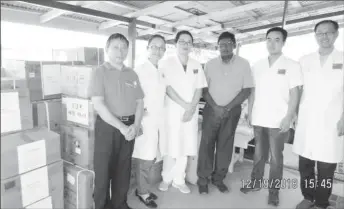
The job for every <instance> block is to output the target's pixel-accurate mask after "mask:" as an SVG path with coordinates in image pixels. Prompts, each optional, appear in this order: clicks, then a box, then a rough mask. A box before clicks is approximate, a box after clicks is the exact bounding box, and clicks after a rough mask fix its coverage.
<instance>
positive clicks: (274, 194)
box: [268, 191, 279, 206]
mask: <svg viewBox="0 0 344 209" xmlns="http://www.w3.org/2000/svg"><path fill="white" fill-rule="evenodd" d="M268 204H269V205H273V206H278V205H279V195H278V191H269V198H268Z"/></svg>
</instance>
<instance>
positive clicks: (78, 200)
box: [61, 66, 95, 209]
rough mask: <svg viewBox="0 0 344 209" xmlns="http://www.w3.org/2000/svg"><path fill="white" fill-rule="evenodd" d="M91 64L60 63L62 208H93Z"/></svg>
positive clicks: (93, 113) (93, 120) (92, 71)
mask: <svg viewBox="0 0 344 209" xmlns="http://www.w3.org/2000/svg"><path fill="white" fill-rule="evenodd" d="M94 71H95V67H92V66H63V67H62V68H61V78H62V85H61V91H62V125H61V143H62V158H63V159H64V160H65V164H64V173H65V174H64V177H65V178H64V182H65V190H64V191H65V205H64V208H66V209H72V208H93V207H94V206H93V197H92V194H93V185H94V184H93V182H94V172H93V153H94V122H95V112H94V109H93V105H92V102H91V101H90V89H91V88H90V82H91V78H92V75H93V73H94Z"/></svg>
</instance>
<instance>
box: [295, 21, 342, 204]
mask: <svg viewBox="0 0 344 209" xmlns="http://www.w3.org/2000/svg"><path fill="white" fill-rule="evenodd" d="M314 31H315V38H316V41H317V43H318V45H319V49H318V51H317V52H314V53H312V54H309V55H306V56H304V57H302V58H301V59H300V64H301V68H302V72H303V75H304V86H303V93H302V98H301V103H300V108H299V114H298V123H297V126H296V130H295V139H294V146H293V151H294V152H295V153H296V154H298V155H299V172H300V176H301V180H300V181H301V182H300V183H301V184H300V186H301V192H302V195H303V197H304V200H302V201H301V202H300V203H299V204H298V205H297V207H296V208H298V209H301V208H302V209H303V208H305V209H308V208H311V207H313V206H314V208H319V209H320V208H327V207H328V206H329V197H330V196H331V193H332V184H333V176H334V171H335V169H336V166H337V163H339V162H340V161H342V160H343V150H344V136H343V135H344V112H343V110H344V105H343V103H344V102H343V101H344V97H343V90H344V86H343V80H344V73H343V70H344V68H343V51H338V50H337V49H335V47H334V43H335V41H336V39H337V38H338V23H337V22H335V21H332V20H324V21H321V22H319V23H318V24H316V25H315V28H314ZM315 164H316V166H317V177H316V176H315Z"/></svg>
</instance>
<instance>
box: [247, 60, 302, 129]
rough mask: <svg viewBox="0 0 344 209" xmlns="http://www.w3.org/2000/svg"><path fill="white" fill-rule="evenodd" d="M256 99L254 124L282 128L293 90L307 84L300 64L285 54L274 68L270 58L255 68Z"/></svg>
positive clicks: (274, 64)
mask: <svg viewBox="0 0 344 209" xmlns="http://www.w3.org/2000/svg"><path fill="white" fill-rule="evenodd" d="M252 72H253V80H254V84H255V99H254V104H253V109H252V125H256V126H262V127H267V128H279V127H280V123H281V121H282V119H283V118H284V117H285V116H286V115H287V112H288V103H289V91H290V89H292V88H294V87H297V86H302V85H303V76H302V71H301V67H300V64H299V63H298V62H296V61H294V60H291V59H289V58H287V57H285V56H284V55H281V56H280V57H279V58H278V59H277V60H276V61H275V63H273V65H272V66H271V67H270V66H269V60H268V58H265V59H262V60H260V61H258V62H257V63H256V64H255V65H254V66H253V67H252Z"/></svg>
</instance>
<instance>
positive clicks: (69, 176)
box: [67, 173, 75, 185]
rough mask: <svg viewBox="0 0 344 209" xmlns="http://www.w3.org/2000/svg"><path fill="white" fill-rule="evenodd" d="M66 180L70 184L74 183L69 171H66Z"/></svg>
mask: <svg viewBox="0 0 344 209" xmlns="http://www.w3.org/2000/svg"><path fill="white" fill-rule="evenodd" d="M67 181H68V182H69V183H70V184H72V185H74V184H75V178H74V176H72V175H71V174H70V173H67Z"/></svg>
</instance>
